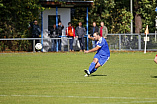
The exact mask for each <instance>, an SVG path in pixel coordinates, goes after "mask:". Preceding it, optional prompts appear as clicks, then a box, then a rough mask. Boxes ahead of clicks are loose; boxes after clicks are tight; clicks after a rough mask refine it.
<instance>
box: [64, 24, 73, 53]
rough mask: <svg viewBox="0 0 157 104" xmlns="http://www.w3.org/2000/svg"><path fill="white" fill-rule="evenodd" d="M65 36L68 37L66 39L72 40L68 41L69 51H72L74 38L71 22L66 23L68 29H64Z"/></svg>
mask: <svg viewBox="0 0 157 104" xmlns="http://www.w3.org/2000/svg"><path fill="white" fill-rule="evenodd" d="M66 36H68V38H72V39H70V40H69V43H70V51H74V50H73V41H74V38H75V29H74V27H73V26H72V24H71V22H69V23H68V27H67V28H66Z"/></svg>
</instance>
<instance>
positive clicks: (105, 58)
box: [94, 54, 110, 66]
mask: <svg viewBox="0 0 157 104" xmlns="http://www.w3.org/2000/svg"><path fill="white" fill-rule="evenodd" d="M94 58H97V59H98V62H99V64H100V65H101V66H103V65H104V64H105V63H106V62H107V61H108V60H109V58H110V57H108V56H100V55H98V54H95V56H94Z"/></svg>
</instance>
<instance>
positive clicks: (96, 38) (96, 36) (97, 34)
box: [93, 32, 101, 41]
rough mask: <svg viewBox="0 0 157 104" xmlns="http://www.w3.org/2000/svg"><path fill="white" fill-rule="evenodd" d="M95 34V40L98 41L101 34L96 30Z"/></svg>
mask: <svg viewBox="0 0 157 104" xmlns="http://www.w3.org/2000/svg"><path fill="white" fill-rule="evenodd" d="M93 36H94V38H95V40H96V41H98V40H99V39H100V38H101V37H100V34H99V33H98V32H95V33H94V34H93Z"/></svg>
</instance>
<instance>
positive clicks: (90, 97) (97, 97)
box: [0, 95, 157, 102]
mask: <svg viewBox="0 0 157 104" xmlns="http://www.w3.org/2000/svg"><path fill="white" fill-rule="evenodd" d="M7 96H12V97H43V98H55V97H56V98H89V99H93V98H94V99H138V100H142V99H143V100H157V98H138V97H100V96H57V95H0V97H7ZM141 102H144V101H141Z"/></svg>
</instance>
